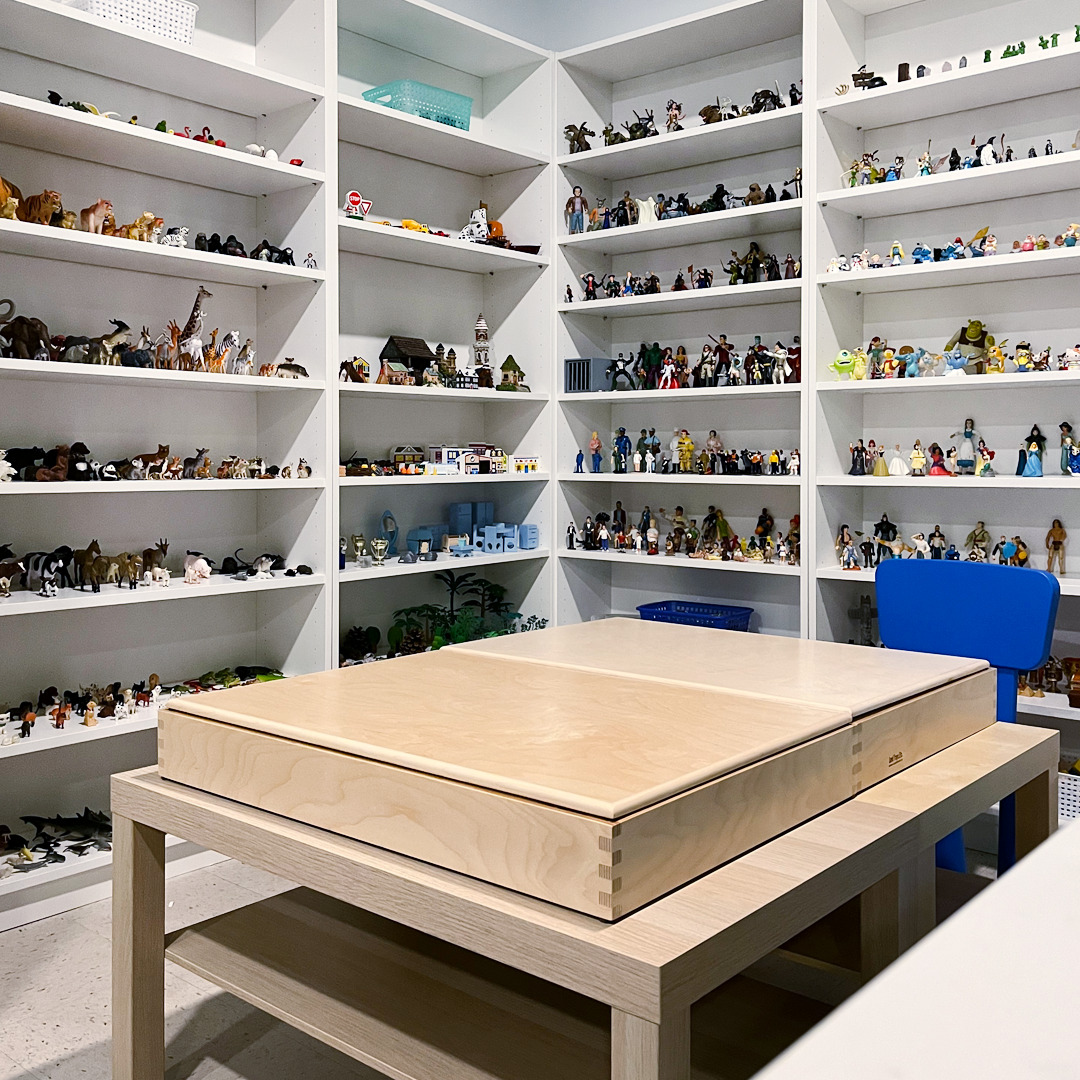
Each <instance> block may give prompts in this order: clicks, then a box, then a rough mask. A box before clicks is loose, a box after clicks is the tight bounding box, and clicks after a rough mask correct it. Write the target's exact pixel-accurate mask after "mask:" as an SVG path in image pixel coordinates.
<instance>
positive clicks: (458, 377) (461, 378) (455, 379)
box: [447, 349, 480, 390]
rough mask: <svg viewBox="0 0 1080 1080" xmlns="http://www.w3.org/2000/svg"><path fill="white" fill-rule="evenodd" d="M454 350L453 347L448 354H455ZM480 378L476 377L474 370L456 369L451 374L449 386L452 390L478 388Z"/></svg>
mask: <svg viewBox="0 0 1080 1080" xmlns="http://www.w3.org/2000/svg"><path fill="white" fill-rule="evenodd" d="M453 354H454V350H453V349H451V350H450V352H449V353H448V354H447V357H448V358H449V357H450V356H453ZM479 385H480V383H479V380H478V379H477V377H476V372H474V371H455V372H453V374H451V376H450V379H449V381H448V382H447V386H449V387H450V389H451V390H476V389H478V388H479Z"/></svg>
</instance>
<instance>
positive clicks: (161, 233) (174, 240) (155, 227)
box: [0, 176, 317, 269]
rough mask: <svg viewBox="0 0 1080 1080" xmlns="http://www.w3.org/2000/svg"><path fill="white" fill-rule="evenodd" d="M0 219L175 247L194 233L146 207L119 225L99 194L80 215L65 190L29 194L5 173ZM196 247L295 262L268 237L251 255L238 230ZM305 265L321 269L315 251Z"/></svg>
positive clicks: (201, 238) (200, 238) (199, 238)
mask: <svg viewBox="0 0 1080 1080" xmlns="http://www.w3.org/2000/svg"><path fill="white" fill-rule="evenodd" d="M0 218H6V219H7V220H9V221H25V222H27V223H28V224H31V225H51V226H53V227H55V228H60V229H75V230H78V231H81V232H88V233H95V234H96V235H98V236H116V237H119V238H120V239H121V240H137V241H141V242H143V243H147V244H161V245H163V246H164V247H176V248H183V247H187V243H188V241H187V238H188V235H189V233H190V230H189V229H188V227H187V226H186V225H171V226H169V227H168V228H165V219H164V218H162V217H158V216H157V215H156V214H154V213H153V212H152V211H150V210H144V211H143V212H142V213H141V214H140V215H139V216H138V217H137V218H136V219H135V220H134V221H133V222H131V224H129V225H117V224H116V216H115V214H114V212H113V204H112V203H111V202H110V201H109V200H108V199H98V200H97V202H95V203H94V204H93V205H92V206H87V207H86V208H85V209H83V210H81V211H79V213H78V214H76V213H75V211H74V210H65V209H64V203H63V196H61V194H60V192H58V191H52V190H50V189H48V188H47V189H46V190H45V191H43V192H42V193H41V194H40V195H30V196H28V197H25V198H24V197H23V194H22V192H21V191H20V190H19V189H18V187H16V186H15V184H13V183H12V182H11V181H10V180H5V179H4V178H3V177H2V176H0ZM195 250H196V251H206V252H209V253H210V254H216V255H232V256H236V257H238V258H241V259H247V258H252V259H257V260H259V261H261V262H271V263H278V264H280V265H282V266H295V265H296V263H295V261H294V259H293V250H292V248H291V247H284V248H281V247H275V246H274V245H273V244H271V243H270V241H269V240H266V239H264V240H263V241H262V242H261V243H260V244H259V245H258V246H257V247H255V248H254V249H253V250H252V252H251V255H250V256H249V255H248V253H247V251H246V249H245V248H244V245H243V244H242V243H241V242H240V241H239V240H237V238H236V236H235V234H233V233H229V236H228V238H227V239H226V240H222V239H221V234H220V233H213V234H211V236H210V238H209V239H207V236H206V233H202V232H200V233H198V234H197V235H196V237H195ZM304 265H305V266H306V267H308V268H309V269H316V268H317V267H316V263H315V257H314V255H313V254H312V253H311V252H308V256H307V258H306V259H305V260H304Z"/></svg>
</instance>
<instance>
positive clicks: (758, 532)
mask: <svg viewBox="0 0 1080 1080" xmlns="http://www.w3.org/2000/svg"><path fill="white" fill-rule="evenodd" d="M773 524H774V522H773V516H772V514H770V513H769V510H768V507H765V506H763V507H762V508H761V513H760V514H758V519H757V524H756V525H755V526H754V535H755V536H758V537H761V536H772V531H773Z"/></svg>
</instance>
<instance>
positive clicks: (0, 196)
mask: <svg viewBox="0 0 1080 1080" xmlns="http://www.w3.org/2000/svg"><path fill="white" fill-rule="evenodd" d="M8 199H14V200H15V204H16V205H18V204H19V203H21V202H22V192H21V191H20V190H19V189H18V188H17V187H16V186H15V185H14V184H13V183H12V182H11V181H10V180H5V179H4V178H3V177H2V176H0V202H7V200H8Z"/></svg>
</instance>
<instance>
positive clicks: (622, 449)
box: [574, 427, 801, 476]
mask: <svg viewBox="0 0 1080 1080" xmlns="http://www.w3.org/2000/svg"><path fill="white" fill-rule="evenodd" d="M588 448H589V456H590V464H591V466H592V468H591V471H592V472H594V473H599V472H602V471H603V470H602V468H601V466H602V465H603V461H604V444H603V441H602V440H601V439H600V435H599V433H598V432H595V431H594V432H593V433H592V437H591V438H590V439H589V443H588ZM695 450H697V446H696V445H695V443H694V440H693V439H692V438H691V436H690V433H689V431H688V430H687V429H686V428H676V429H675V430H674V431H673V432H672V433H671V439H670V440H669V441H668V445H667V450H665V449H664V448H663V446H662V445H661V442H660V437H659V436H658V435H657V434H656V428H649V429H648V431H647V432H646V429H645V428H642V429H641V434H640V435H639V436H638V439H637V442H636V443H633V442H632V441H631V439H630V436H629V435H627V433H626V428H624V427H620V428H618V429H617V430H616V431H615V433H614V434H613V435H612V437H611V447H610V451H611V453H610V460H611V471H612V472H613V473H616V474H624V473H630V472H635V473H663V474H665V475H670V476H676V475H679V474H693V475H695V476H719V475H721V474H722V475H724V476H798V475H799V470H800V467H801V457H800V454H799V451H798V449H797V448H796V449H794V450H792V451H791V453H790V454H787V453H786V452H785V451H783V450H780V449H773V450H769V451H762V450H749V449H743V450H725V449H724V441H723V439H721V438H720V437H719V436H718V435H717V434H716V429H715V428H713V429H712V430H711V431H710V432H709V434H708V437H707V438H706V439H705V442H704V445H703V446H702V447H701V449H700V450H699V451H698V453H697V455H696V456H695V453H694V451H695ZM584 471H585V451H584V450H579V451H578V452H577V457H576V459H575V461H574V472H575V473H583V472H584Z"/></svg>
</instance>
